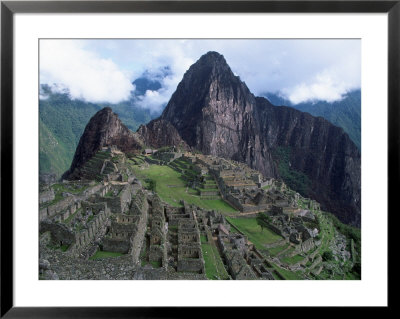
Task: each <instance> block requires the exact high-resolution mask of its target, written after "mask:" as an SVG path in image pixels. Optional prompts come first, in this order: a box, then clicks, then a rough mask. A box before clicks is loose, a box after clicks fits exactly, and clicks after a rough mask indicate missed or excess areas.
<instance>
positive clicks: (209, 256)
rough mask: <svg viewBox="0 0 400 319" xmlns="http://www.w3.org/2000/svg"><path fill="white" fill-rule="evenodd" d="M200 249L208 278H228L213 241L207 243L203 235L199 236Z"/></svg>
mask: <svg viewBox="0 0 400 319" xmlns="http://www.w3.org/2000/svg"><path fill="white" fill-rule="evenodd" d="M201 249H202V251H203V258H204V262H205V268H206V277H207V278H208V279H225V280H226V279H229V275H228V273H227V271H226V269H225V267H224V264H223V262H222V259H221V256H220V254H219V252H218V249H217V247H216V246H215V245H214V243H208V242H207V239H206V238H205V236H204V235H202V238H201Z"/></svg>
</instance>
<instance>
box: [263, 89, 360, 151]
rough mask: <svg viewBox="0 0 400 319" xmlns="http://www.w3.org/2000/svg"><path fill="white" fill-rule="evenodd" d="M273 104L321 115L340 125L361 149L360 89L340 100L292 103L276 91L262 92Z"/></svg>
mask: <svg viewBox="0 0 400 319" xmlns="http://www.w3.org/2000/svg"><path fill="white" fill-rule="evenodd" d="M262 96H264V97H266V98H267V99H268V100H269V101H270V102H271V103H272V104H274V105H278V106H279V105H286V106H291V107H293V108H295V109H297V110H299V111H302V112H307V113H310V114H311V115H314V116H322V117H323V118H325V119H327V120H328V121H329V122H331V123H332V124H335V125H336V126H339V127H341V128H342V129H343V130H344V131H345V132H346V133H347V134H349V137H350V138H351V139H352V141H353V142H354V143H355V144H356V145H357V147H358V149H359V150H361V90H353V91H350V92H348V93H347V94H345V96H344V97H343V99H342V100H340V101H335V102H331V103H329V102H326V101H313V102H302V103H298V104H293V103H292V102H290V101H289V100H287V99H285V98H282V97H281V96H279V94H276V93H264V94H262Z"/></svg>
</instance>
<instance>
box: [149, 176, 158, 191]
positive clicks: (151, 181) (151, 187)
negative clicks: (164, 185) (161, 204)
mask: <svg viewBox="0 0 400 319" xmlns="http://www.w3.org/2000/svg"><path fill="white" fill-rule="evenodd" d="M148 183H149V185H148V186H147V189H148V190H150V191H155V190H156V186H157V182H156V181H155V180H154V179H149V181H148Z"/></svg>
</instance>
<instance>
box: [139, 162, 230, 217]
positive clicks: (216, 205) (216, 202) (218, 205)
mask: <svg viewBox="0 0 400 319" xmlns="http://www.w3.org/2000/svg"><path fill="white" fill-rule="evenodd" d="M137 162H138V161H137ZM132 169H133V171H134V173H135V175H136V176H137V178H138V179H139V180H140V181H141V182H142V184H143V185H146V181H149V180H152V181H154V182H155V191H156V192H157V193H158V195H159V196H160V198H161V199H162V200H163V201H165V202H166V203H168V204H170V205H172V206H175V207H179V206H181V204H180V200H184V201H185V202H187V203H189V204H194V205H196V206H198V207H201V208H204V209H208V210H213V209H214V210H216V211H219V212H221V213H235V212H237V210H235V209H234V208H233V207H232V206H230V205H229V204H228V203H226V202H225V201H223V200H222V199H211V200H205V199H203V198H200V196H199V194H198V191H197V190H195V189H192V188H190V187H187V186H186V182H185V180H184V179H183V178H182V176H183V174H182V173H179V172H178V171H176V170H174V169H172V168H171V167H169V166H166V165H162V166H161V165H155V164H151V165H148V166H145V165H132Z"/></svg>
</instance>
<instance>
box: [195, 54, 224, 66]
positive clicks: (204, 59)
mask: <svg viewBox="0 0 400 319" xmlns="http://www.w3.org/2000/svg"><path fill="white" fill-rule="evenodd" d="M197 62H201V63H216V62H218V63H224V64H227V63H226V60H225V58H224V56H223V55H222V54H220V53H218V52H216V51H209V52H207V53H206V54H203V55H202V56H201V57H200V59H199V60H198V61H197Z"/></svg>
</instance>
